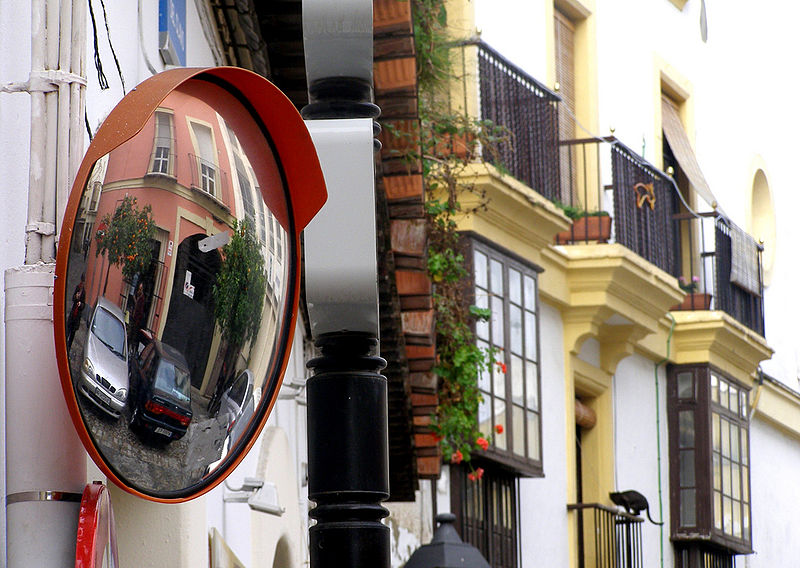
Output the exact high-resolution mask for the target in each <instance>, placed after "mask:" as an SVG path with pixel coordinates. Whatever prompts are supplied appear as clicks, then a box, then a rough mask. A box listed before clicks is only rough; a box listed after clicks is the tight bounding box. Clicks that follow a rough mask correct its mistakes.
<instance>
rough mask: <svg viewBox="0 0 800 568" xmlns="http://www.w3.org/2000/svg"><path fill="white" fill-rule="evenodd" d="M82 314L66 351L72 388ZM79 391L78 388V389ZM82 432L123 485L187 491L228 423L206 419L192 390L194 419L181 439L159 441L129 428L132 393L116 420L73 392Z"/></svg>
mask: <svg viewBox="0 0 800 568" xmlns="http://www.w3.org/2000/svg"><path fill="white" fill-rule="evenodd" d="M86 312H90V309H89V308H87V309H86V310H85V312H84V314H83V315H84V317H83V318H82V321H81V325H80V328H79V330H78V331H77V333H76V334H75V339H74V341H73V344H72V349H71V350H70V352H69V360H70V368H71V370H72V379H73V387H75V384H76V379H77V376H78V375H77V373H79V372H80V367H81V364H82V358H83V347H84V342H85V339H86V335H87V329H86V319H87V318H88V317H89V314H88V313H86ZM76 393H77V390H76ZM76 396H77V399H78V406H79V407H80V409H81V414H82V416H83V420H84V422H85V424H86V429H87V430H88V431H89V433H90V435H91V437H92V440H93V441H94V443H95V446H96V447H97V448H98V450H99V451H100V453H101V454H102V455H103V457H104V458H105V460H106V462H107V463H109V465H110V466H111V467H112V469H113V470H114V471H115V472H116V473H117V475H118V476H119V477H120V478H122V479H123V480H124V481H125V482H126V483H128V484H129V485H132V486H134V487H136V488H138V489H141V490H145V491H150V492H152V491H174V490H178V489H185V488H186V487H189V486H190V485H192V484H194V483H196V482H198V481H199V480H200V479H202V477H203V476H204V475H205V472H206V469H207V467H208V464H210V463H212V462H215V461H217V460H219V459H220V456H221V452H222V444H223V441H224V439H225V435H226V424H222V423H220V421H218V420H217V419H216V418H214V417H210V416H209V415H208V412H207V411H206V405H207V399H205V398H204V397H202V396H200V394H199V393H198V392H197V390H196V389H194V388H193V389H192V413H193V416H192V421H191V423H190V424H189V429H188V431H187V432H186V434H185V435H184V436H183V438H181V439H180V440H173V441H171V442H161V441H158V440H154V439H152V438H150V437H149V436H146V435H144V434H138V433H134V432H133V431H132V430H131V428H130V427H129V422H130V417H131V401H132V400H133V393H129V395H128V404H126V406H125V408H124V410H123V413H122V415H121V416H120V417H119V419H114V418H111V417H110V416H108V415H106V414H105V413H104V412H102V411H101V410H100V409H98V408H97V407H96V406H95V405H94V404H93V403H91V402H90V401H88V400H87V399H86V397H85V396H84V395H82V394H76Z"/></svg>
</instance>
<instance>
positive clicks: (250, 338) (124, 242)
mask: <svg viewBox="0 0 800 568" xmlns="http://www.w3.org/2000/svg"><path fill="white" fill-rule="evenodd" d="M287 209H288V208H287V203H286V199H285V192H284V187H283V184H282V181H281V177H280V172H279V168H278V165H277V162H276V157H275V156H274V155H273V153H272V152H271V150H270V148H269V145H268V143H267V142H266V140H265V139H264V136H263V135H262V134H261V131H260V130H259V129H258V127H257V126H256V125H255V123H254V122H253V120H252V119H251V118H250V115H249V113H248V112H247V110H246V109H244V107H243V106H242V105H241V104H240V103H239V102H238V101H237V100H235V99H234V98H233V97H232V96H231V95H229V94H228V93H227V92H226V91H224V90H223V89H222V88H220V87H218V86H215V85H213V84H210V83H206V82H202V81H196V80H192V81H188V82H187V83H185V84H184V85H183V86H182V87H181V88H180V89H178V90H176V91H174V92H172V93H171V94H170V95H169V96H168V97H167V98H166V99H165V100H164V101H163V102H162V103H161V105H160V106H159V108H158V110H157V111H156V112H155V113H154V114H153V115H152V116H151V117H150V119H149V121H148V122H147V124H146V125H145V127H144V128H143V129H142V130H141V131H140V132H139V133H138V134H137V135H136V136H135V137H133V138H132V139H130V140H128V141H127V142H126V143H124V144H123V145H121V146H120V147H118V148H116V149H115V150H113V151H112V152H111V153H109V154H107V155H106V156H104V157H103V158H101V159H100V160H98V161H97V162H96V163H95V164H94V167H93V169H92V171H91V174H90V176H89V179H88V180H87V182H86V185H85V190H84V192H83V196H82V200H81V203H80V207H79V210H78V213H77V216H76V218H75V219H74V227H73V233H72V240H71V244H70V254H69V264H68V269H67V283H66V294H67V297H66V302H65V309H66V314H65V321H66V326H67V330H66V332H67V333H66V336H67V352H68V356H69V363H70V371H71V378H72V384H73V387H74V390H75V396H76V398H77V401H78V405H79V408H80V410H81V414H82V417H83V420H84V423H85V425H86V428H87V430H88V432H89V434H90V436H91V437H92V439H93V441H94V444H95V446H96V447H97V449H98V450H99V452H100V453H101V454H102V455H103V457H104V458H105V460H106V462H107V463H108V464H109V465H110V466H111V468H112V469H113V470H114V471H115V472H116V473H117V475H118V476H119V477H120V478H121V479H122V480H124V481H125V482H127V483H128V484H129V485H131V486H133V487H135V488H137V489H139V490H140V491H143V492H145V493H149V494H156V495H157V494H158V493H163V492H175V491H181V490H183V489H186V488H188V487H190V486H192V485H194V484H196V483H198V482H201V481H202V479H203V478H204V477H205V476H207V475H209V474H210V473H212V472H213V471H214V468H215V467H217V466H218V465H219V464H220V463H221V462H222V461H223V460H224V459H225V457H226V456H228V455H230V454H229V452H231V451H232V450H234V447H235V445H236V442H237V441H239V440H240V439H241V438H242V437H243V436H244V435H245V434H246V432H247V431H248V426H249V425H250V423H251V419H252V417H253V416H255V415H256V414H257V413H258V410H259V403H260V401H261V400H262V399H263V400H265V404H267V403H266V401H268V400H269V399H270V398H271V396H272V394H273V393H274V391H275V389H276V388H277V373H276V370H275V369H274V367H275V366H276V362H275V360H274V359H275V357H274V355H275V350H276V346H277V343H278V342H279V340H280V338H281V337H282V334H283V328H282V326H283V325H284V323H285V322H284V321H283V320H284V319H285V318H284V309H285V303H286V302H287V297H286V296H287V295H288V294H287V292H286V286H287V284H288V280H289V278H288V274H290V272H289V270H290V266H289V264H290V262H291V261H290V256H291V255H290V248H289V247H290V246H291V243H290V242H289V236H288V235H289V233H288V232H287V230H286V227H287V217H288V214H287Z"/></svg>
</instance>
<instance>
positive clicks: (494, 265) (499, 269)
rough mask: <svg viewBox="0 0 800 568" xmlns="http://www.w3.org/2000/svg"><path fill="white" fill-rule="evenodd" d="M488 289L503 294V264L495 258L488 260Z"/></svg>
mask: <svg viewBox="0 0 800 568" xmlns="http://www.w3.org/2000/svg"><path fill="white" fill-rule="evenodd" d="M489 289H490V290H491V291H492V292H494V293H495V294H500V295H501V296H502V295H503V265H502V264H500V262H498V261H496V260H495V259H491V260H490V261H489Z"/></svg>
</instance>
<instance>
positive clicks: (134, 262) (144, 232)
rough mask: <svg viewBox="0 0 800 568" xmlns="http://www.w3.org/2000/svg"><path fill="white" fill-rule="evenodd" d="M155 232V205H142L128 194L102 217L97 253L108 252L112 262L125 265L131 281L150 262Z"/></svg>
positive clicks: (126, 276)
mask: <svg viewBox="0 0 800 568" xmlns="http://www.w3.org/2000/svg"><path fill="white" fill-rule="evenodd" d="M155 235H156V223H155V221H154V220H153V208H152V207H151V206H150V205H149V204H148V205H145V206H144V207H142V208H141V209H140V208H139V207H138V205H137V199H136V198H135V197H133V196H131V195H126V196H125V197H124V198H123V199H122V202H121V203H120V204H119V205H117V208H116V209H114V212H113V213H106V214H105V216H104V217H103V218H102V220H101V222H100V224H99V226H98V230H97V233H96V234H95V239H96V241H97V248H96V249H95V256H99V255H100V254H105V255H106V258H107V259H108V262H109V264H110V265H112V264H113V265H114V266H117V267H119V266H122V276H123V278H124V279H125V280H128V281H130V280H132V279H133V277H134V276H135V275H136V274H137V273H142V272H144V271H145V270H146V269H147V268H148V267H149V266H150V262H151V260H152V255H153V248H152V244H151V241H152V240H153V239H154V238H155ZM106 283H108V273H106ZM104 290H105V287H104Z"/></svg>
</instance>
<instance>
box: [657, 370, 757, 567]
mask: <svg viewBox="0 0 800 568" xmlns="http://www.w3.org/2000/svg"><path fill="white" fill-rule="evenodd" d="M668 388H669V391H668V393H669V394H668V396H669V407H668V412H669V421H670V423H669V435H670V484H671V485H672V494H673V495H677V496H678V499H676V500H674V501H673V503H672V507H673V510H672V515H673V518H675V519H677V523H674V526H673V537H674V538H675V539H676V540H680V541H681V542H683V543H687V542H688V541H691V540H692V539H695V540H698V541H703V543H705V542H708V541H710V542H711V543H713V544H715V545H716V546H717V547H723V548H724V549H725V550H727V551H728V552H730V553H731V554H736V553H748V552H749V551H750V543H751V536H750V535H751V529H750V473H749V471H750V463H749V457H750V453H749V417H748V413H749V406H748V391H747V389H746V388H744V387H743V386H742V385H740V384H739V383H737V382H736V381H734V380H732V379H730V378H729V377H726V376H724V375H723V374H722V373H719V372H717V371H716V370H715V369H712V368H710V367H709V366H708V365H693V366H688V365H684V366H675V367H672V369H671V370H670V375H669V387H668ZM698 544H699V543H698ZM704 546H705V544H702V545H700V547H701V548H702V547H704ZM686 550H689V549H688V548H687V549H686ZM687 558H688V556H687Z"/></svg>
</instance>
